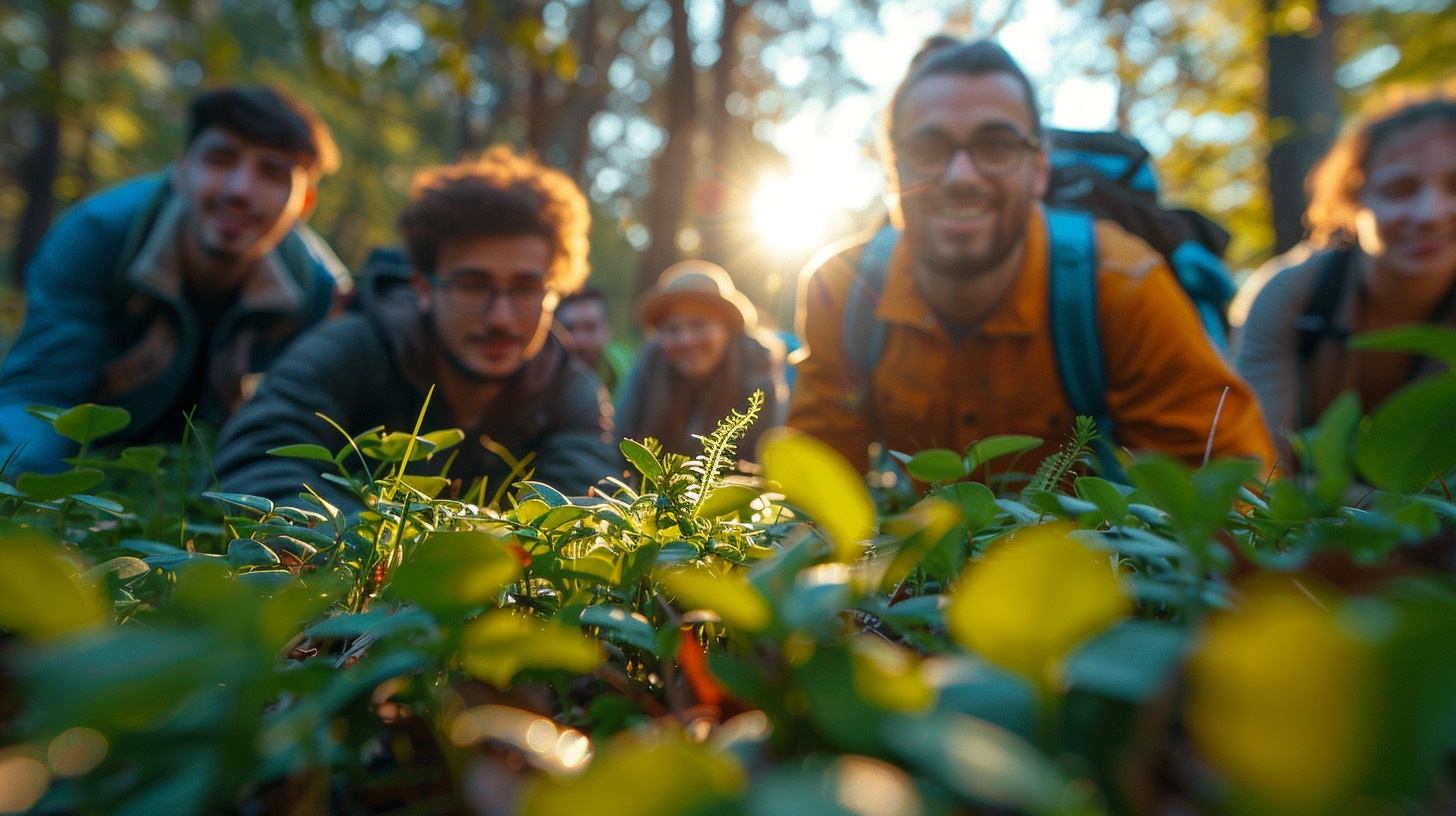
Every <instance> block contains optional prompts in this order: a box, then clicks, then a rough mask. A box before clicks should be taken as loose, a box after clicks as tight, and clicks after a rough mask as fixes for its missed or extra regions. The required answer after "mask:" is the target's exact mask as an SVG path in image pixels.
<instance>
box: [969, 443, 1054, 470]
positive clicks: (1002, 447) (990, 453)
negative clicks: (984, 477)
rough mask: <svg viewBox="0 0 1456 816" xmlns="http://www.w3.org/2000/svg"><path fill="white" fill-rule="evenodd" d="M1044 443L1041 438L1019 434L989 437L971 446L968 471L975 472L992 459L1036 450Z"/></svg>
mask: <svg viewBox="0 0 1456 816" xmlns="http://www.w3.org/2000/svg"><path fill="white" fill-rule="evenodd" d="M1042 441H1043V440H1042V439H1041V438H1040V437H1036V436H1021V435H1018V434H1003V435H1001V436H988V437H986V438H985V439H982V440H981V441H979V442H976V443H975V444H973V445H971V447H970V450H967V451H966V471H967V472H968V473H969V472H974V471H975V470H976V468H978V467H980V466H981V465H984V464H986V463H987V462H989V461H991V460H992V459H999V458H1001V457H1002V456H1010V455H1011V454H1013V453H1022V452H1024V451H1029V450H1034V449H1036V448H1039V447H1041V445H1042Z"/></svg>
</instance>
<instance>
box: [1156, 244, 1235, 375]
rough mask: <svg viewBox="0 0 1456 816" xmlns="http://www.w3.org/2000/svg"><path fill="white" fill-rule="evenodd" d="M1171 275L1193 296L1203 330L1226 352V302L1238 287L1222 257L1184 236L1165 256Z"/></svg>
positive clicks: (1222, 352) (1215, 346)
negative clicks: (1183, 239) (1171, 270)
mask: <svg viewBox="0 0 1456 816" xmlns="http://www.w3.org/2000/svg"><path fill="white" fill-rule="evenodd" d="M1168 263H1169V265H1170V266H1171V267H1172V269H1173V276H1174V277H1175V278H1177V280H1178V283H1179V284H1180V285H1181V286H1182V287H1183V291H1185V292H1187V293H1188V296H1189V297H1190V298H1191V299H1192V300H1193V308H1194V310H1195V311H1196V312H1198V318H1199V320H1201V321H1202V322H1203V329H1204V333H1205V334H1207V335H1208V339H1209V340H1210V341H1211V342H1212V343H1213V345H1214V348H1216V349H1218V351H1219V353H1220V354H1222V355H1224V357H1227V356H1228V353H1229V343H1228V304H1229V301H1231V300H1233V297H1234V293H1235V292H1237V291H1238V287H1236V286H1235V285H1234V282H1233V279H1232V278H1231V277H1229V273H1228V267H1227V266H1226V265H1225V264H1224V262H1223V259H1222V258H1220V257H1218V256H1217V255H1215V254H1213V252H1212V251H1211V250H1209V248H1208V247H1206V246H1204V245H1203V244H1201V243H1199V242H1198V241H1195V240H1192V239H1190V240H1187V241H1184V242H1183V243H1181V244H1179V245H1178V248H1177V249H1175V250H1173V254H1172V255H1169V256H1168Z"/></svg>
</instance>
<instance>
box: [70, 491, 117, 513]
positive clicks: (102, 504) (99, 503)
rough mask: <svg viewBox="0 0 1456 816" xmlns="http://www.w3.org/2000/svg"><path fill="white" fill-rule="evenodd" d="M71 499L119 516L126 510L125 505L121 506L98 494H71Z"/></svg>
mask: <svg viewBox="0 0 1456 816" xmlns="http://www.w3.org/2000/svg"><path fill="white" fill-rule="evenodd" d="M71 500H72V501H74V502H75V503H77V504H84V505H86V506H87V507H90V508H93V509H96V510H100V511H102V512H104V513H112V514H114V515H118V516H119V515H121V514H122V513H125V512H126V508H125V507H122V506H121V505H120V504H118V503H116V502H114V501H112V500H111V499H103V498H102V497H100V496H88V495H86V494H84V493H78V494H76V495H74V496H72V497H71Z"/></svg>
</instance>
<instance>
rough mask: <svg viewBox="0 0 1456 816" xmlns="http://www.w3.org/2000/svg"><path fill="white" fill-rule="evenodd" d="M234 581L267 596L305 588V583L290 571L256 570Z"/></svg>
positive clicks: (236, 577)
mask: <svg viewBox="0 0 1456 816" xmlns="http://www.w3.org/2000/svg"><path fill="white" fill-rule="evenodd" d="M233 580H234V581H237V582H238V583H239V584H242V585H243V586H247V587H251V588H253V589H256V590H258V591H259V592H262V593H264V594H266V595H276V594H278V593H280V592H283V591H285V590H288V589H293V588H295V587H300V586H303V583H302V582H301V581H299V580H298V578H297V577H296V576H294V574H293V573H291V572H289V571H288V570H255V571H253V572H244V573H240V574H238V575H236V576H234V577H233Z"/></svg>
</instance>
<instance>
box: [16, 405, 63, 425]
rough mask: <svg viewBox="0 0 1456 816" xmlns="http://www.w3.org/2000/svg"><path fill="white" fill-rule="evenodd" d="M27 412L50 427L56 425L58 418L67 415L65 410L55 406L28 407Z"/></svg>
mask: <svg viewBox="0 0 1456 816" xmlns="http://www.w3.org/2000/svg"><path fill="white" fill-rule="evenodd" d="M25 412H26V413H27V414H30V415H31V416H33V417H35V418H36V419H39V420H41V421H42V422H45V423H47V424H50V425H54V424H55V423H56V417H58V416H60V415H61V414H64V413H65V409H63V408H57V407H56V406H54V405H27V406H25Z"/></svg>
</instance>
